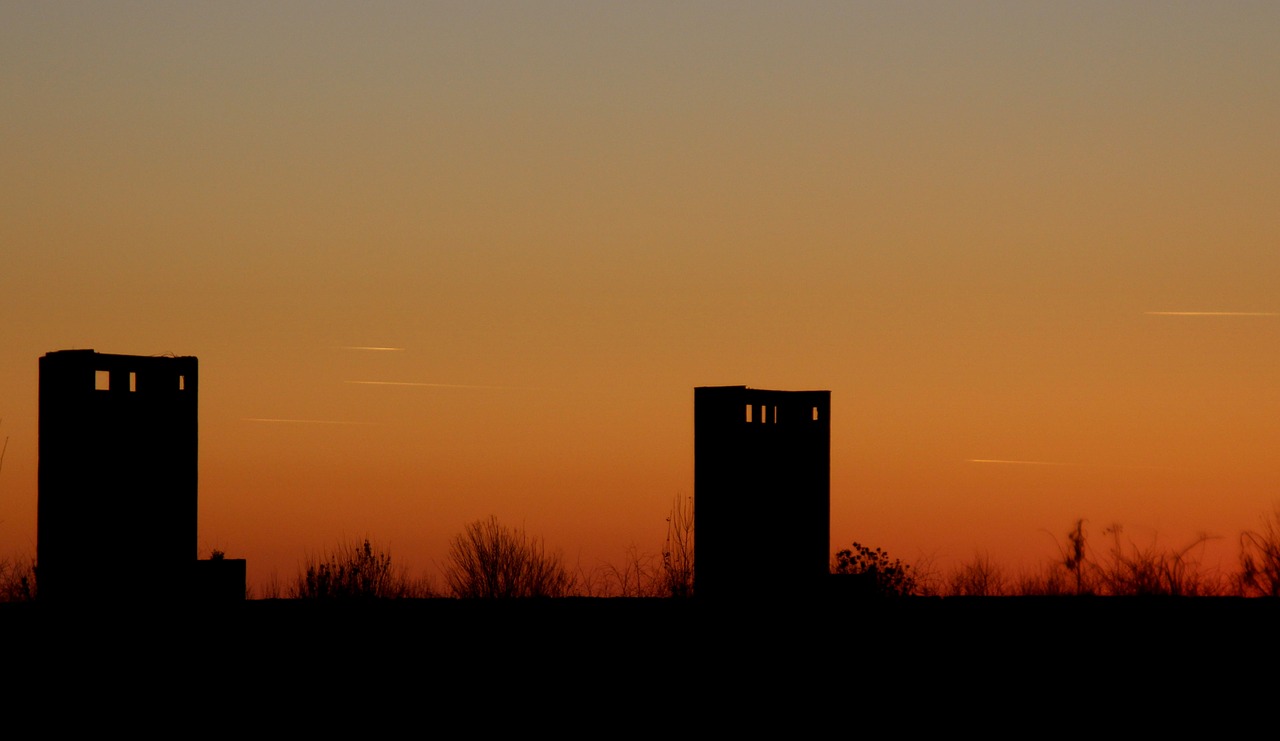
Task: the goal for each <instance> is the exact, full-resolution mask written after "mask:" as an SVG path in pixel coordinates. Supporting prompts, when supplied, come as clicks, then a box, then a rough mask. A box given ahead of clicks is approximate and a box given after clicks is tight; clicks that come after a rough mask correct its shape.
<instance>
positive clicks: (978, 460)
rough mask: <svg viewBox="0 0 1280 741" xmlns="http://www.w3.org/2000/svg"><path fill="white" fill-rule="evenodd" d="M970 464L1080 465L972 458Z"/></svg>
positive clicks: (1073, 464)
mask: <svg viewBox="0 0 1280 741" xmlns="http://www.w3.org/2000/svg"><path fill="white" fill-rule="evenodd" d="M969 463H1011V464H1014V465H1018V466H1077V465H1079V464H1078V463H1059V462H1058V461H1010V460H1002V459H999V458H970V459H969Z"/></svg>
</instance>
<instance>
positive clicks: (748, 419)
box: [747, 404, 751, 424]
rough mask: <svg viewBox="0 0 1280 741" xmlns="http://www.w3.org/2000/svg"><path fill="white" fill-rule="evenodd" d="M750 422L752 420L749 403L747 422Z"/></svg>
mask: <svg viewBox="0 0 1280 741" xmlns="http://www.w3.org/2000/svg"><path fill="white" fill-rule="evenodd" d="M750 422H751V405H750V404H748V405H747V423H748V424H749V423H750Z"/></svg>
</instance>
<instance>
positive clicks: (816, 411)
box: [813, 407, 818, 422]
mask: <svg viewBox="0 0 1280 741" xmlns="http://www.w3.org/2000/svg"><path fill="white" fill-rule="evenodd" d="M813 421H814V422H817V421H818V408H817V407H814V408H813Z"/></svg>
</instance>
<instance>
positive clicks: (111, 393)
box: [36, 350, 244, 600]
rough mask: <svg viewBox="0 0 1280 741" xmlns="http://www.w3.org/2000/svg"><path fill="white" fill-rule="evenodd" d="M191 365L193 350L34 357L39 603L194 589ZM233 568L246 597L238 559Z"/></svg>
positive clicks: (194, 391)
mask: <svg viewBox="0 0 1280 741" xmlns="http://www.w3.org/2000/svg"><path fill="white" fill-rule="evenodd" d="M197 370H198V369H197V361H196V358H194V357H140V356H133V355H108V354H103V353H97V352H94V351H93V350H63V351H60V352H51V353H48V354H46V355H44V356H43V357H41V358H40V443H39V447H40V450H39V455H40V460H39V474H38V477H39V504H38V522H37V533H36V569H37V584H38V589H39V595H40V598H41V599H42V600H62V599H68V598H71V599H101V598H136V597H138V596H140V595H142V594H145V595H147V596H153V597H172V596H189V595H190V594H191V590H192V589H193V588H194V587H193V585H194V584H195V582H196V579H197V574H196V568H195V564H196V557H197V468H196V466H197V460H198V424H197V399H198V392H199V375H198V372H197ZM228 567H229V568H231V569H233V570H234V569H235V568H237V566H235V565H234V564H233V562H228V563H227V566H226V567H221V568H223V569H226V568H228ZM238 568H239V570H240V585H241V586H240V596H241V597H243V583H244V581H243V578H244V577H243V569H244V562H243V561H239V562H238ZM207 571H208V569H204V570H202V572H201V573H205V572H207ZM199 578H202V579H203V580H205V581H208V580H209V577H199ZM214 580H215V581H216V578H215V579H214Z"/></svg>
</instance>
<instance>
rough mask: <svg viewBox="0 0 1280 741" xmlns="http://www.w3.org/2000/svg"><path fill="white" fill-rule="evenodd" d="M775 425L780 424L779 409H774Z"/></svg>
mask: <svg viewBox="0 0 1280 741" xmlns="http://www.w3.org/2000/svg"><path fill="white" fill-rule="evenodd" d="M773 423H774V424H775V425H776V424H778V408H777V407H774V408H773Z"/></svg>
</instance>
